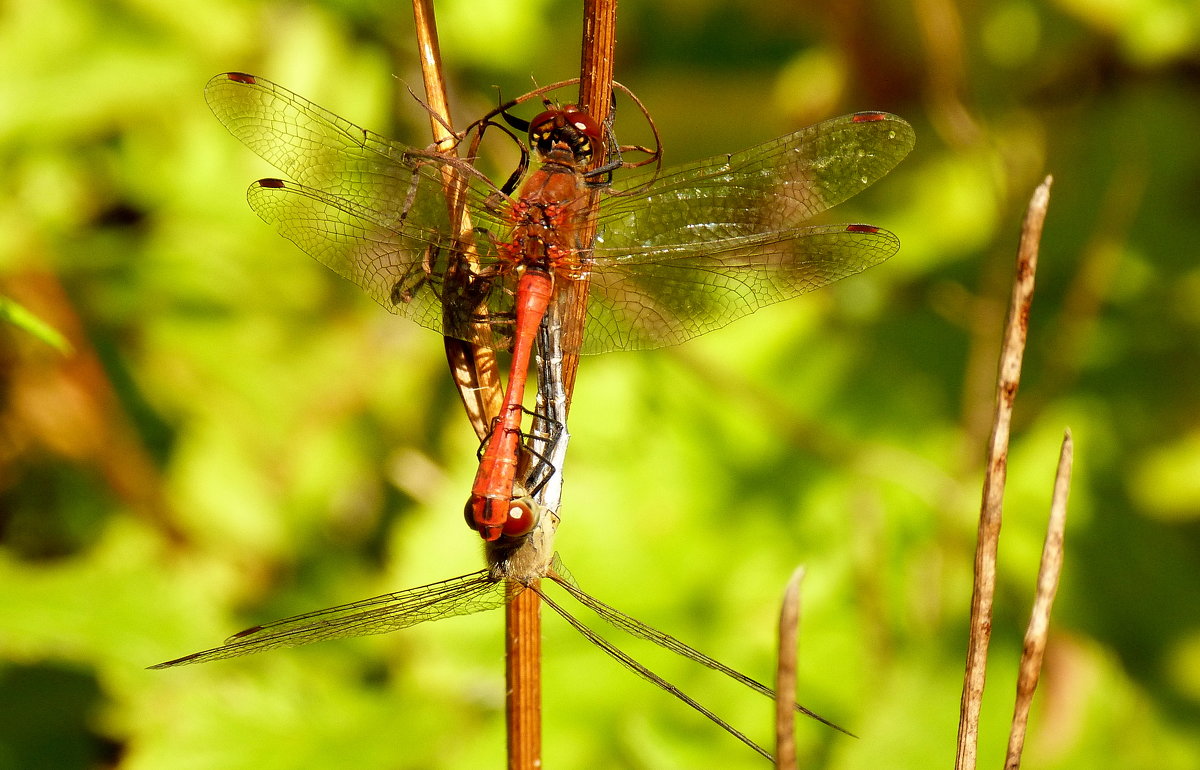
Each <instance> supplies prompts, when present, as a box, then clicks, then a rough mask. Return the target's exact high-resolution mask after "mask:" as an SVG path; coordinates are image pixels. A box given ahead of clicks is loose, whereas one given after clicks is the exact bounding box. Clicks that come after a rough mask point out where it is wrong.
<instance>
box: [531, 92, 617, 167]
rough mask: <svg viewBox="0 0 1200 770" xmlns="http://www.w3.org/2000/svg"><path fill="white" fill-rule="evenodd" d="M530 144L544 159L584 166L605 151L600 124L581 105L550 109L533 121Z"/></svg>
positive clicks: (544, 160)
mask: <svg viewBox="0 0 1200 770" xmlns="http://www.w3.org/2000/svg"><path fill="white" fill-rule="evenodd" d="M529 146H530V147H531V148H533V150H534V151H535V152H537V154H538V157H539V158H540V159H541V160H542V162H543V163H544V162H557V163H563V164H565V165H569V166H571V167H573V168H576V169H582V168H583V167H584V166H586V165H587V164H588V163H589V162H590V161H591V159H592V158H594V157H595V156H596V155H597V154H603V153H604V134H603V132H602V131H601V130H600V124H598V123H597V122H596V119H595V118H593V117H592V116H591V115H589V114H588V113H586V112H584V111H583V110H581V109H579V107H578V106H577V105H574V104H568V105H566V106H565V107H563V108H562V109H561V110H546V111H545V112H543V113H541V114H540V115H538V116H537V117H535V118H534V119H533V120H531V121H529Z"/></svg>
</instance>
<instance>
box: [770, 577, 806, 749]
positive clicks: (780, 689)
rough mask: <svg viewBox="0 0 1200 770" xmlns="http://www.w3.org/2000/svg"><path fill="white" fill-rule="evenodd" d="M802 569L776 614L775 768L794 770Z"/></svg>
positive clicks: (793, 580)
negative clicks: (777, 646) (777, 628)
mask: <svg viewBox="0 0 1200 770" xmlns="http://www.w3.org/2000/svg"><path fill="white" fill-rule="evenodd" d="M803 580H804V567H797V568H796V570H795V571H794V572H793V573H792V577H791V579H790V580H788V584H787V589H786V590H785V591H784V593H783V605H782V606H781V607H780V610H779V664H778V665H777V666H776V668H775V767H776V768H778V770H792V769H793V768H795V767H796V708H795V704H796V672H797V669H798V665H797V657H798V656H797V652H796V644H797V640H798V638H799V635H800V583H801V581H803Z"/></svg>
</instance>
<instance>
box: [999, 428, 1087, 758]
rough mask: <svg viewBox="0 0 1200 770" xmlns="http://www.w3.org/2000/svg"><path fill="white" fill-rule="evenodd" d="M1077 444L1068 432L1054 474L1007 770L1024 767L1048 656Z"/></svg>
mask: <svg viewBox="0 0 1200 770" xmlns="http://www.w3.org/2000/svg"><path fill="white" fill-rule="evenodd" d="M1074 456H1075V445H1074V442H1073V441H1072V440H1071V431H1070V430H1069V429H1068V430H1067V431H1066V433H1065V434H1064V435H1063V442H1062V449H1061V450H1060V451H1059V455H1058V472H1057V473H1056V474H1055V475H1054V495H1053V497H1052V498H1051V500H1050V522H1049V524H1048V525H1047V526H1046V542H1045V543H1044V544H1043V545H1042V564H1041V566H1040V567H1039V568H1038V580H1037V594H1036V595H1035V597H1034V600H1033V609H1032V610H1031V611H1030V614H1029V628H1028V629H1027V630H1026V631H1025V647H1024V649H1023V650H1022V651H1021V669H1020V673H1019V674H1018V675H1017V700H1016V705H1015V707H1014V709H1013V721H1012V729H1011V730H1010V731H1009V734H1008V756H1007V757H1006V758H1005V760H1004V768H1005V770H1017V768H1019V767H1020V766H1021V751H1022V749H1023V748H1024V747H1025V728H1026V727H1027V725H1028V724H1029V705H1030V703H1031V702H1032V701H1033V692H1034V690H1036V689H1037V685H1038V676H1039V675H1040V674H1041V671H1042V658H1043V656H1044V655H1045V653H1046V637H1047V636H1048V635H1049V633H1050V610H1051V608H1053V606H1054V595H1055V593H1057V592H1058V577H1059V575H1060V574H1061V573H1062V565H1063V533H1064V531H1065V530H1066V527H1067V496H1068V494H1069V492H1070V490H1071V464H1072V462H1073V460H1074Z"/></svg>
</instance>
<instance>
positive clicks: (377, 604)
mask: <svg viewBox="0 0 1200 770" xmlns="http://www.w3.org/2000/svg"><path fill="white" fill-rule="evenodd" d="M503 605H504V582H503V581H493V580H492V579H491V578H490V577H489V576H488V571H487V570H480V571H479V572H472V573H471V574H469V575H462V576H461V577H456V578H451V579H450V580H443V581H441V582H439V583H431V584H429V585H427V586H421V587H420V588H410V589H408V590H407V591H399V592H396V593H390V594H383V595H382V596H376V597H373V598H371V599H363V600H362V601H358V602H353V603H351V604H342V605H339V606H337V607H330V608H328V609H324V610H317V611H316V612H308V613H305V614H303V615H296V616H294V617H290V618H285V619H284V620H276V621H274V622H272V623H267V624H265V625H261V626H254V627H252V628H248V629H246V630H245V631H242V632H240V633H237V634H234V635H233V636H231V637H229V638H228V639H226V640H225V643H224V644H223V645H221V646H220V647H214V648H213V649H211V650H204V651H203V652H196V653H192V654H191V655H185V656H184V657H182V658H176V659H175V660H169V661H167V662H165V663H159V664H158V665H155V666H151V667H150V668H171V667H173V666H183V665H187V664H189V663H207V662H208V661H212V660H222V659H224V658H236V657H239V656H241V655H250V654H253V653H256V652H263V651H265V650H273V649H276V648H279V647H297V646H299V645H302V644H310V643H312V642H321V641H326V640H328V639H345V638H348V637H352V636H367V635H370V634H386V633H388V632H391V631H399V630H400V629H402V628H408V627H409V626H415V625H416V624H418V623H424V622H426V621H430V620H441V619H442V618H449V617H454V616H456V615H470V614H473V613H476V612H483V611H484V610H491V609H496V608H497V607H502V606H503Z"/></svg>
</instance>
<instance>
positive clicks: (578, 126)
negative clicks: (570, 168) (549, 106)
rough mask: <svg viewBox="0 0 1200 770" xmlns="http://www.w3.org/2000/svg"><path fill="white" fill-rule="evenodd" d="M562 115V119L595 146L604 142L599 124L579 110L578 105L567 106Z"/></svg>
mask: <svg viewBox="0 0 1200 770" xmlns="http://www.w3.org/2000/svg"><path fill="white" fill-rule="evenodd" d="M562 113H563V118H565V119H566V121H567V123H569V124H570V125H571V126H573V127H574V128H575V130H576V131H578V132H580V133H581V134H584V135H585V136H587V137H588V138H589V139H591V140H592V141H593V142H595V143H596V144H600V143H602V142H603V141H604V132H602V131H601V130H600V124H599V123H597V122H596V119H595V118H593V117H592V116H591V115H589V114H588V113H586V112H584V111H583V110H581V109H579V106H578V105H575V104H568V105H567V106H566V107H563V109H562Z"/></svg>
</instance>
